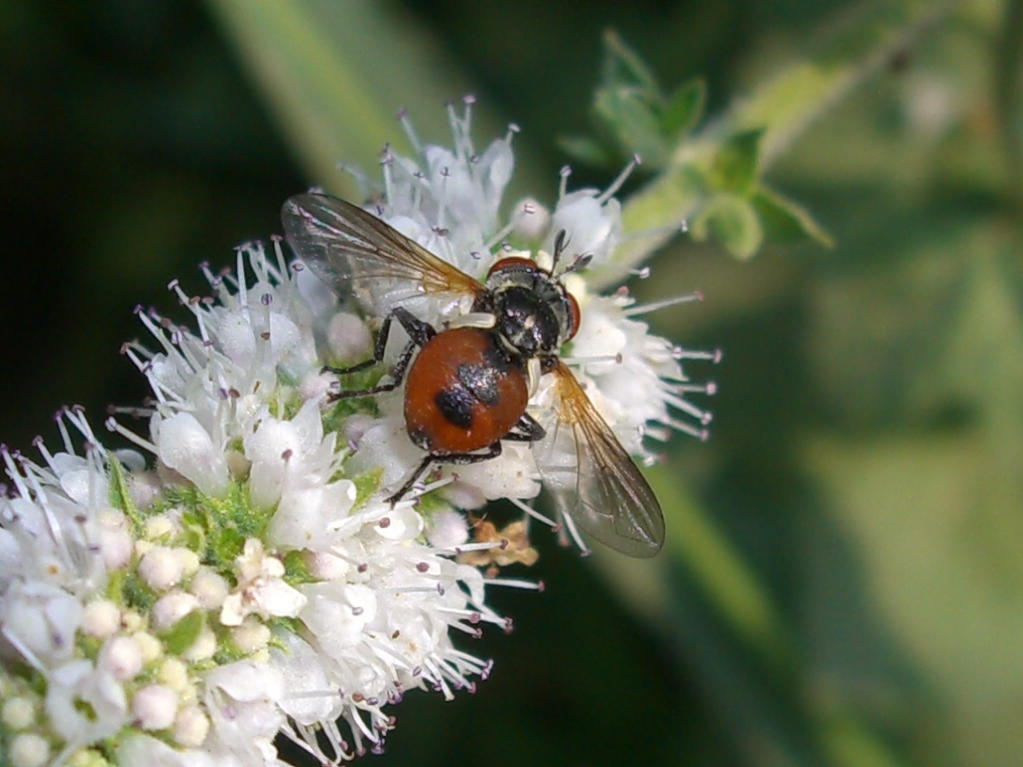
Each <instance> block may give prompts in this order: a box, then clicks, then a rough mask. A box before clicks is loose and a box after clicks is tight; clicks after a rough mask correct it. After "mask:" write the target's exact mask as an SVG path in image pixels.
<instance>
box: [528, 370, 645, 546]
mask: <svg viewBox="0 0 1023 767" xmlns="http://www.w3.org/2000/svg"><path fill="white" fill-rule="evenodd" d="M553 373H554V375H555V388H556V395H557V399H558V402H557V406H556V407H555V408H554V410H553V412H554V421H553V422H552V423H551V424H550V426H549V428H548V429H547V436H546V437H545V438H544V439H543V440H541V441H540V442H539V443H538V445H537V446H536V449H537V451H538V454H537V466H538V467H539V470H540V474H541V475H542V476H543V478H544V482H545V484H546V486H547V487H548V488H549V489H550V490H551V492H552V493H553V495H554V499H555V503H556V504H557V506H558V508H559V510H560V511H561V513H562V514H564V515H566V516H567V517H569V521H570V522H571V523H574V524H575V525H576V526H577V527H578V528H579V529H580V530H582V531H583V532H584V533H586V534H588V535H590V536H591V537H593V538H595V539H597V540H598V541H600V542H601V543H604V544H606V545H608V546H610V547H611V548H613V549H615V550H616V551H620V552H621V553H623V554H628V555H629V556H633V557H652V556H653V555H654V554H656V553H657V552H658V551H660V549H661V545H662V544H663V543H664V516H663V515H662V513H661V506H660V504H659V503H658V502H657V498H656V496H655V495H654V492H653V490H651V489H650V485H648V484H647V481H646V480H645V479H644V478H643V475H642V474H640V472H639V469H638V468H636V464H635V463H633V461H632V458H630V457H629V454H628V453H626V452H625V448H623V447H622V445H621V443H620V442H619V441H618V439H617V437H615V435H614V433H613V432H612V431H611V429H610V427H609V426H608V425H607V424H606V423H605V422H604V419H603V418H602V417H601V416H600V414H599V413H598V412H597V411H596V409H595V408H594V407H593V404H592V403H591V402H590V400H589V397H587V396H586V392H584V391H583V388H582V386H580V384H579V382H578V381H577V380H576V379H575V376H574V375H572V372H571V371H570V370H569V369H568V368H567V367H566V366H565V365H564V363H562V362H559V363H558V364H557V366H556V367H555V368H554V371H553Z"/></svg>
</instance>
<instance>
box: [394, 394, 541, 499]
mask: <svg viewBox="0 0 1023 767" xmlns="http://www.w3.org/2000/svg"><path fill="white" fill-rule="evenodd" d="M545 436H547V431H546V430H545V429H544V428H543V427H542V426H541V425H540V424H539V423H537V422H536V419H535V418H533V416H531V415H529V413H523V414H522V416H521V417H520V418H519V420H518V423H516V424H515V425H514V426H513V427H512V430H511V431H509V432H508V433H507V434H505V435H504V436H503V437H502V438H501V439H507V440H512V441H514V442H536V441H537V440H541V439H543V438H544V437H545ZM499 455H501V442H500V440H498V441H497V442H495V443H494V444H492V445H491V446H490V447H488V448H487V452H485V453H430V454H429V455H428V456H426V458H424V459H423V460H422V461H421V462H420V463H419V466H417V467H416V470H415V471H414V472H412V475H411V476H410V477H409V478H408V479H406V480H405V484H403V485H402V486H401V487H400V488H399V489H398V492H396V493H395V494H394V495H392V496H391V497H390V498H388V499H387V503H389V504H391V505H392V506H393V505H394V504H396V503H397V502H398V501H400V500H401V499H402V496H404V495H405V493H407V492H408V491H409V490H411V489H412V486H413V485H414V484H415V483H416V480H418V479H419V478H420V477H421V476H422V475H423V474H424V473H425V472H426V470H427V469H428V468H430V465H431V464H434V463H454V464H461V465H465V464H469V463H479V462H480V461H488V460H490V459H491V458H497V456H499Z"/></svg>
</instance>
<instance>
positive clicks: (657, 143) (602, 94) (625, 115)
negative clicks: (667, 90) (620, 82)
mask: <svg viewBox="0 0 1023 767" xmlns="http://www.w3.org/2000/svg"><path fill="white" fill-rule="evenodd" d="M593 108H594V110H595V112H596V114H597V117H598V118H599V119H600V120H601V121H602V122H604V123H605V124H606V125H607V126H608V127H609V128H610V129H611V131H612V132H613V133H614V135H615V137H616V138H617V139H618V143H619V145H620V147H621V149H622V150H623V151H624V152H625V153H626V154H634V153H638V154H639V155H640V156H641V157H642V158H643V160H644V161H645V162H647V163H649V164H652V165H655V166H657V165H662V164H663V163H664V161H665V160H666V159H667V146H666V145H665V143H664V140H663V139H662V138H661V130H660V121H659V120H658V118H657V115H656V114H655V113H654V110H653V108H652V106H651V104H650V101H649V97H648V95H647V94H645V93H643V92H642V91H641V90H639V89H638V88H635V87H633V86H619V87H615V88H601V89H600V90H598V91H597V93H596V96H595V97H594V100H593Z"/></svg>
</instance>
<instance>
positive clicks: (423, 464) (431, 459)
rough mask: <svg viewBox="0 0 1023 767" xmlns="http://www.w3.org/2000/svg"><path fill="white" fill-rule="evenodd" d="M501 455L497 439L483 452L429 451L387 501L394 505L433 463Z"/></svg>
mask: <svg viewBox="0 0 1023 767" xmlns="http://www.w3.org/2000/svg"><path fill="white" fill-rule="evenodd" d="M499 455H501V442H500V441H497V442H495V443H494V444H493V445H491V446H490V447H488V448H487V452H485V453H430V454H429V455H428V456H426V458H424V459H423V460H422V461H420V463H419V466H417V467H416V470H415V471H414V472H412V474H411V476H409V478H408V479H406V480H405V484H404V485H402V486H401V487H400V488H398V492H396V493H395V494H394V495H392V496H391V497H390V498H388V499H387V501H386V502H387V503H389V504H391V506H394V504H396V503H397V502H398V501H400V500H401V499H402V496H404V495H405V493H407V492H408V491H409V490H411V489H412V485H414V484H415V483H416V480H418V479H419V478H420V477H421V476H422V475H423V474H424V473H425V472H426V470H427V469H428V468H430V464H433V463H454V464H461V465H463V466H464V465H465V464H469V463H479V462H480V461H489V460H490V459H491V458H497V456H499Z"/></svg>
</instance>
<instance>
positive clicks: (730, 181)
mask: <svg viewBox="0 0 1023 767" xmlns="http://www.w3.org/2000/svg"><path fill="white" fill-rule="evenodd" d="M763 135H764V129H763V128H754V129H753V130H747V131H740V132H739V133H734V134H732V135H731V136H728V137H727V138H726V139H725V140H724V142H722V144H721V146H720V148H719V149H718V151H717V154H716V155H715V156H714V160H713V162H712V164H711V168H710V183H711V186H712V188H713V189H716V190H722V191H728V192H735V193H736V194H741V195H747V194H749V192H750V190H751V189H752V188H753V185H754V183H755V182H756V180H757V163H758V157H759V149H760V137H761V136H763Z"/></svg>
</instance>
